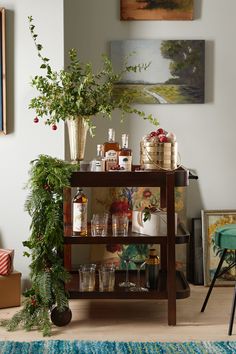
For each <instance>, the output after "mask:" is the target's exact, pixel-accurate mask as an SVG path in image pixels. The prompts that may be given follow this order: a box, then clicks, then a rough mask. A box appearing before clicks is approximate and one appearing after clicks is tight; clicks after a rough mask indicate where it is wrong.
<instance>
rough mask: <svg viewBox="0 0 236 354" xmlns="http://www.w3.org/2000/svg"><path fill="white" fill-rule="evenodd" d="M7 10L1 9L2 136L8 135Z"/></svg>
mask: <svg viewBox="0 0 236 354" xmlns="http://www.w3.org/2000/svg"><path fill="white" fill-rule="evenodd" d="M6 132H7V131H6V50H5V9H3V8H0V134H6Z"/></svg>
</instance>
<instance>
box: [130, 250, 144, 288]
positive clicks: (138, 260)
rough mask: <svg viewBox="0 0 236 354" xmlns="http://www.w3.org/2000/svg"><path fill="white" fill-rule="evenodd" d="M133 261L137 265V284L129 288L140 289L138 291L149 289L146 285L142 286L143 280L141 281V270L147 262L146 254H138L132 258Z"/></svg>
mask: <svg viewBox="0 0 236 354" xmlns="http://www.w3.org/2000/svg"><path fill="white" fill-rule="evenodd" d="M132 262H133V263H134V264H135V265H136V267H137V284H136V286H133V287H131V288H130V289H129V290H130V291H138V292H141V291H143V292H145V291H148V289H147V288H144V287H142V286H141V282H140V270H141V268H142V267H143V266H144V265H145V264H146V256H144V255H138V256H136V257H135V259H133V260H132Z"/></svg>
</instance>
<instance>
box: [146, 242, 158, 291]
mask: <svg viewBox="0 0 236 354" xmlns="http://www.w3.org/2000/svg"><path fill="white" fill-rule="evenodd" d="M159 268H160V259H159V257H158V256H157V251H156V249H155V248H151V249H150V250H149V257H148V259H147V260H146V286H147V288H149V289H151V290H156V289H157V283H158V275H159Z"/></svg>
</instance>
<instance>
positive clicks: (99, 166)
mask: <svg viewBox="0 0 236 354" xmlns="http://www.w3.org/2000/svg"><path fill="white" fill-rule="evenodd" d="M91 171H94V172H102V171H105V158H104V157H103V146H102V144H98V145H97V156H96V157H95V159H93V160H92V163H91Z"/></svg>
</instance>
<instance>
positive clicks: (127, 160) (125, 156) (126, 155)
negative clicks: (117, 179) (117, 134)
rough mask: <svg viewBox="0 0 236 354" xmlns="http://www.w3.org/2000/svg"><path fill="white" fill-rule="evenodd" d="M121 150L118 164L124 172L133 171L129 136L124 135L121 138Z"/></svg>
mask: <svg viewBox="0 0 236 354" xmlns="http://www.w3.org/2000/svg"><path fill="white" fill-rule="evenodd" d="M121 142H122V143H121V149H120V150H119V152H118V158H119V159H118V163H119V165H120V168H121V169H123V170H124V171H131V169H132V150H131V149H129V147H128V145H129V136H128V134H122V136H121Z"/></svg>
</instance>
